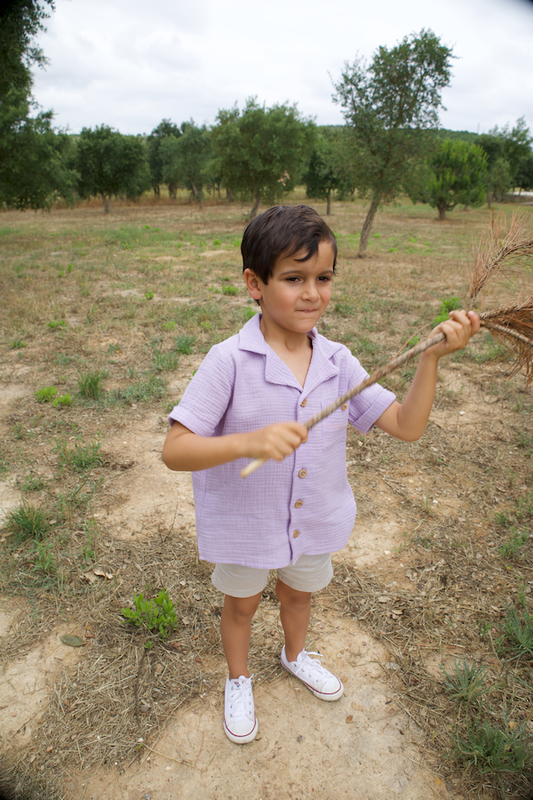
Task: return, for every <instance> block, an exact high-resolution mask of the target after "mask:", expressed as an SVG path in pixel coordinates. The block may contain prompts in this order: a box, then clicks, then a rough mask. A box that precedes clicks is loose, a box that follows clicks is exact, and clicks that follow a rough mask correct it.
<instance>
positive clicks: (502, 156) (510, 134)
mask: <svg viewBox="0 0 533 800" xmlns="http://www.w3.org/2000/svg"><path fill="white" fill-rule="evenodd" d="M477 141H478V144H479V145H480V146H481V147H482V148H483V150H484V151H485V153H486V154H487V159H488V165H489V171H488V175H487V192H488V194H489V199H490V198H492V197H493V198H495V199H496V200H498V202H502V201H503V199H504V198H505V195H506V194H507V192H509V191H512V190H513V189H514V188H515V187H518V188H519V189H528V188H530V187H531V185H532V183H533V181H532V180H531V177H530V171H531V167H530V163H531V159H532V157H533V151H532V149H531V145H532V143H533V138H532V136H531V133H530V131H529V128H528V127H527V125H526V122H525V120H524V117H520V119H518V120H517V121H516V123H515V125H514V126H513V127H512V128H511V126H510V124H509V123H507V125H504V126H503V128H498V126H496V127H494V128H493V129H492V130H490V131H489V132H488V133H484V134H481V136H479V137H478V140H477Z"/></svg>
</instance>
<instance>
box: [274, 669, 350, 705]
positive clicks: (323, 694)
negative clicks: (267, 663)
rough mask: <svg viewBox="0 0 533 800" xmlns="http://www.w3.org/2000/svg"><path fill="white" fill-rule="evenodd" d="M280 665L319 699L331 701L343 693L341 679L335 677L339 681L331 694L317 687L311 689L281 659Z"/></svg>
mask: <svg viewBox="0 0 533 800" xmlns="http://www.w3.org/2000/svg"><path fill="white" fill-rule="evenodd" d="M281 666H282V667H283V669H284V670H285V671H286V672H288V673H289V675H292V677H293V678H296V679H297V680H299V681H300V683H303V685H304V686H306V687H307V688H308V689H309V691H310V692H312V693H313V694H314V696H315V697H318V698H319V699H320V700H326V702H333V701H334V700H339V699H340V698H341V697H342V695H343V694H344V685H343V683H342V681H340V680H339V679H338V678H337V680H338V681H339V683H340V687H339V688H338V689H337V691H336V692H332V693H331V694H327V693H326V692H319V691H318V689H313V687H312V686H310V685H309V684H308V683H306V682H305V681H304V680H303V678H300V676H299V675H295V674H294V672H293V671H292V669H289V667H286V666H285V664H284V663H283V661H281Z"/></svg>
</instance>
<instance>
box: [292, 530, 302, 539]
mask: <svg viewBox="0 0 533 800" xmlns="http://www.w3.org/2000/svg"><path fill="white" fill-rule="evenodd" d="M299 535H300V531H294V533H293V534H292V537H293V539H297V538H298V536H299Z"/></svg>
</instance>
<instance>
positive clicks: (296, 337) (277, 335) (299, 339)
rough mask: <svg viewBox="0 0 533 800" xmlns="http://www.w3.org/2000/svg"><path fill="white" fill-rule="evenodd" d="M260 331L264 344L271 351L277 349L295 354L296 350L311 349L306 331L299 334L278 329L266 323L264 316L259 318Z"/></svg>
mask: <svg viewBox="0 0 533 800" xmlns="http://www.w3.org/2000/svg"><path fill="white" fill-rule="evenodd" d="M260 329H261V333H262V334H263V337H264V339H265V342H266V343H267V344H269V345H270V347H272V349H273V350H276V352H277V351H278V350H279V349H284V350H287V351H288V352H289V353H295V352H298V350H302V349H308V348H310V347H312V344H311V339H310V338H309V333H308V332H307V331H305V332H303V333H299V332H296V331H287V330H285V329H283V328H278V326H277V325H274V324H272V322H270V323H267V321H266V320H265V317H264V316H262V317H261V321H260Z"/></svg>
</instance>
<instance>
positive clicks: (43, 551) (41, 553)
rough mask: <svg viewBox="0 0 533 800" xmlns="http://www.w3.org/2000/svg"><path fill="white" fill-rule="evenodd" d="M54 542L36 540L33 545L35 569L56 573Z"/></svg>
mask: <svg viewBox="0 0 533 800" xmlns="http://www.w3.org/2000/svg"><path fill="white" fill-rule="evenodd" d="M53 548H54V545H53V543H52V542H34V545H33V553H32V556H33V567H32V569H33V571H34V572H44V573H46V574H47V575H55V574H56V572H57V561H56V558H55V554H54V552H53Z"/></svg>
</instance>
